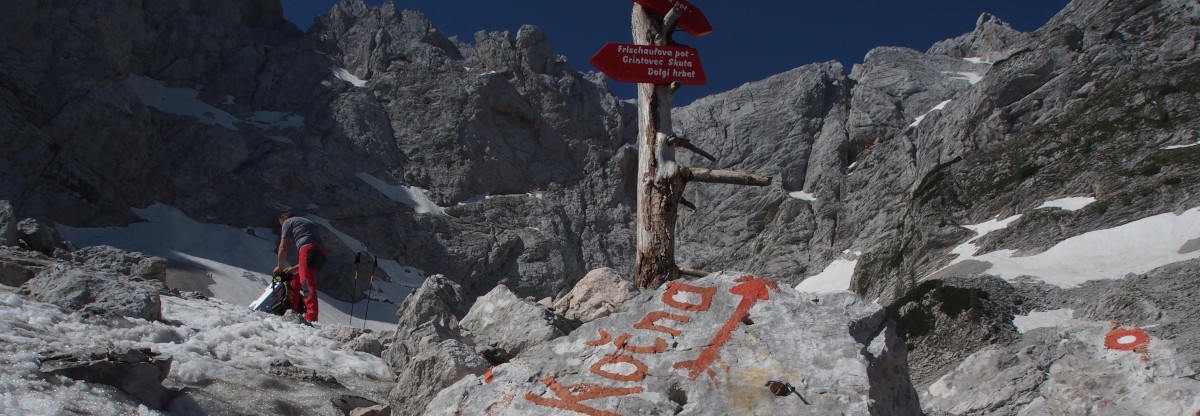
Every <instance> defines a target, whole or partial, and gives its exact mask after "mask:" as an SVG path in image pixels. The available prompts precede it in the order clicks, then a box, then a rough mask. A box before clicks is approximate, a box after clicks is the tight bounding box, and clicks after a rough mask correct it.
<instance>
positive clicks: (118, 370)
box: [41, 349, 177, 409]
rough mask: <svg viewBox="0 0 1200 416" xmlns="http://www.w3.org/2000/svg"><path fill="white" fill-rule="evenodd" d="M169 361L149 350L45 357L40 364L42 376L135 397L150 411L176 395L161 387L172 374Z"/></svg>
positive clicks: (120, 350)
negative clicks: (100, 386)
mask: <svg viewBox="0 0 1200 416" xmlns="http://www.w3.org/2000/svg"><path fill="white" fill-rule="evenodd" d="M171 361H172V360H171V357H164V356H160V355H158V354H156V353H154V352H151V351H150V350H149V349H146V350H137V349H114V350H108V351H98V352H86V351H77V352H71V353H67V354H63V355H56V356H50V357H46V358H45V359H44V360H42V362H41V372H43V373H49V374H55V375H60V376H64V377H69V378H72V379H76V380H80V381H86V382H88V383H99V384H107V385H110V386H113V387H116V388H119V389H121V391H124V392H126V393H128V394H129V395H131V396H134V397H136V398H137V399H138V401H140V402H142V403H145V404H146V406H149V407H150V408H152V409H164V408H166V406H167V404H169V403H170V402H171V400H173V399H174V398H175V396H176V394H177V393H176V392H174V391H172V390H170V389H167V388H164V387H163V385H162V381H163V380H164V379H166V378H167V375H168V374H169V373H170V372H171Z"/></svg>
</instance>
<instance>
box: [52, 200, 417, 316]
mask: <svg viewBox="0 0 1200 416" xmlns="http://www.w3.org/2000/svg"><path fill="white" fill-rule="evenodd" d="M134 213H135V214H137V215H138V216H140V217H142V218H143V219H145V220H146V221H144V222H138V223H134V224H130V225H129V226H127V227H113V228H72V227H66V226H61V225H60V226H59V227H58V230H59V232H60V233H61V234H62V235H63V237H64V238H66V239H67V240H70V241H72V242H74V243H75V244H77V245H80V246H94V245H108V246H113V247H117V248H120V249H122V250H126V251H136V252H141V253H146V254H150V255H153V256H158V257H162V258H165V259H168V260H173V261H175V262H178V263H181V264H182V265H186V266H190V267H193V268H196V269H199V270H201V271H203V273H204V274H205V275H207V277H208V278H210V279H211V282H200V283H201V284H206V285H207V288H208V291H209V292H210V293H212V296H213V297H215V298H217V299H221V300H224V301H226V302H229V303H231V304H235V305H241V306H243V307H246V308H247V309H249V306H248V305H250V303H251V302H252V301H254V300H255V299H257V298H258V297H259V296H260V295H261V294H262V292H263V290H264V289H265V288H266V287H267V285H268V284H269V282H270V279H271V278H270V275H269V274H268V273H270V270H271V268H272V267H274V266H275V249H276V247H278V240H277V239H278V237H277V236H275V235H274V233H273V231H272V230H269V229H266V228H245V229H241V228H235V227H230V226H227V225H222V224H208V223H202V222H198V221H196V220H193V219H191V218H188V217H187V215H184V214H183V212H181V211H179V210H178V209H176V208H174V207H171V206H169V205H166V204H155V205H151V206H150V207H147V208H143V209H134ZM307 218H309V219H311V220H313V221H314V222H316V223H318V224H320V225H322V226H324V227H325V228H327V229H328V230H329V231H331V232H332V233H333V234H334V235H336V236H338V238H340V239H341V240H342V242H343V243H345V244H346V245H347V247H349V248H350V249H351V250H354V251H355V252H364V253H370V250H369V248H368V247H366V246H365V245H364V244H362V243H361V242H359V241H357V240H355V239H353V238H351V237H350V236H348V235H346V234H345V233H342V232H341V231H338V230H337V229H336V228H334V227H333V225H332V224H331V223H330V222H329V221H327V220H325V219H323V218H320V217H316V216H308V217H307ZM367 258H368V259H369V257H367ZM333 261H337V260H336V259H335V260H333ZM347 261H352V260H347ZM371 269H372V268H371V264H366V265H364V267H362V269H361V272H360V274H359V277H358V278H359V279H360V281H366V280H369V279H370V277H371V271H372V270H371ZM259 271H263V272H259ZM374 275H375V280H374V284H375V290H374V291H372V292H371V301H370V306H369V310H368V300H367V299H366V298H363V300H361V301H359V302H357V303H355V304H353V305H351V304H350V303H349V302H343V301H339V300H337V299H334V298H332V297H329V296H326V295H325V294H323V293H318V298H319V299H320V320H319V322H320V324H321V325H338V326H348V325H350V324H351V320H350V313H351V311H353V312H354V315H355V317H354V321H353V326H355V327H359V328H361V327H363V326H366V327H367V328H370V329H373V330H378V331H384V330H392V329H395V324H396V322H397V320H396V311H397V310H398V309H399V305H400V303H401V302H402V301H403V300H404V298H405V297H407V296H408V294H409V293H410V292H411V291H412V288H414V287H417V286H419V285H420V284H421V282H422V281H423V280H424V272H423V271H421V270H419V269H416V268H413V267H407V266H404V265H401V264H399V263H397V262H396V261H394V260H384V259H380V260H379V269H378V270H376V271H375V273H374ZM329 278H330V276H322V280H328V279H329ZM342 278H345V279H353V278H354V277H353V276H345V277H342ZM318 289H320V287H319V286H318ZM367 312H369V316H367V317H366V318H367V319H366V322H363V317H364V314H366V313H367Z"/></svg>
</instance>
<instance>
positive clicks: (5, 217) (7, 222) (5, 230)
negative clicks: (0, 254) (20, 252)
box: [0, 200, 19, 246]
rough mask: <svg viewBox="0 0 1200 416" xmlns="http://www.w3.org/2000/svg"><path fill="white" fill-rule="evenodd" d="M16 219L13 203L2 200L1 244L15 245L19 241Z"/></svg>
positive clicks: (0, 208)
mask: <svg viewBox="0 0 1200 416" xmlns="http://www.w3.org/2000/svg"><path fill="white" fill-rule="evenodd" d="M15 220H16V216H15V215H14V214H13V208H12V204H11V203H9V202H8V201H5V200H0V246H15V245H17V243H18V242H19V240H18V239H17V226H16V223H15V222H16V221H15Z"/></svg>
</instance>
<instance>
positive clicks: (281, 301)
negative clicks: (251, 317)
mask: <svg viewBox="0 0 1200 416" xmlns="http://www.w3.org/2000/svg"><path fill="white" fill-rule="evenodd" d="M293 276H294V275H292V274H288V273H282V274H280V275H276V276H273V277H272V278H271V285H270V286H267V289H266V290H264V291H263V294H262V296H259V297H258V299H257V300H255V301H254V303H251V304H250V307H251V308H252V309H254V310H256V311H259V312H270V313H273V314H276V315H280V316H283V313H284V312H287V310H288V309H291V306H290V305H288V292H289V291H290V290H291V289H290V288H289V287H288V282H290V281H291V280H292V277H293ZM296 313H299V314H301V315H303V314H304V302H300V309H299V310H298V311H296Z"/></svg>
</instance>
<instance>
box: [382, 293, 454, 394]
mask: <svg viewBox="0 0 1200 416" xmlns="http://www.w3.org/2000/svg"><path fill="white" fill-rule="evenodd" d="M466 303H467V301H466V300H465V299H464V298H463V293H462V287H460V286H459V285H458V284H457V283H454V282H452V281H450V280H448V279H446V277H445V276H443V275H433V276H429V277H428V278H426V279H425V282H423V283H422V284H421V287H419V288H417V290H416V291H415V292H413V293H412V294H410V295H409V296H408V297H407V298H405V299H404V302H403V303H401V304H400V310H399V311H397V312H396V317H397V319H398V320H399V323H397V325H396V331H395V332H393V333H392V336H391V338H390V339H389V340H388V341H387V342H386V344H388V348H387V349H386V350H384V351H383V355H382V357H383V359H384V360H386V361H387V362H388V364H389V365H390V366H391V367H392V369H393V370H395V371H396V372H397V373H399V372H401V371H402V370H403V369H404V367H405V365H407V364H408V361H409V359H410V358H412V357H414V356H416V355H417V354H420V353H421V352H422V351H424V350H426V349H428V348H429V347H431V346H434V345H437V344H439V343H441V342H442V341H445V340H448V339H459V340H461V339H462V336H461V335H459V333H458V318H459V317H461V316H463V314H465V313H466V311H467V309H466V307H465V305H466Z"/></svg>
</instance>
